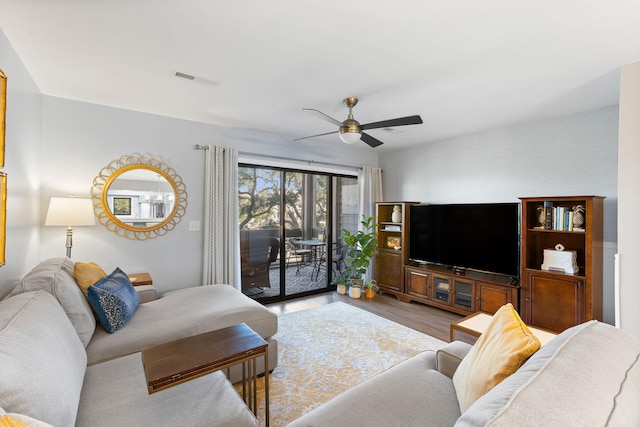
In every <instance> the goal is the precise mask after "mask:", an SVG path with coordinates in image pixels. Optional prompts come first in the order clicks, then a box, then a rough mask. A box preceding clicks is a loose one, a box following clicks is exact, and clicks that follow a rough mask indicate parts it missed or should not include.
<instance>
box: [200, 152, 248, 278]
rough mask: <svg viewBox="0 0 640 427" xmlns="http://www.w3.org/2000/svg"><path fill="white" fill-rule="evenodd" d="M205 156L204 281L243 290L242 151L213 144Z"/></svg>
mask: <svg viewBox="0 0 640 427" xmlns="http://www.w3.org/2000/svg"><path fill="white" fill-rule="evenodd" d="M205 156H206V160H205V190H204V260H203V273H202V284H203V285H208V284H228V285H231V286H233V287H235V288H237V289H240V286H241V285H240V231H239V230H238V151H237V150H236V149H235V148H228V147H217V146H213V145H210V146H209V147H208V150H206V155H205Z"/></svg>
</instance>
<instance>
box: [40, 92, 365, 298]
mask: <svg viewBox="0 0 640 427" xmlns="http://www.w3.org/2000/svg"><path fill="white" fill-rule="evenodd" d="M42 129H43V146H42V157H43V162H42V176H43V178H42V189H41V200H42V206H41V208H40V212H39V221H40V223H43V222H44V218H45V215H46V210H47V206H48V201H49V198H50V197H52V196H68V195H70V194H74V195H75V196H78V197H89V191H90V188H91V185H92V182H93V179H94V177H95V176H96V175H97V174H98V173H99V171H100V170H101V169H102V168H103V167H105V166H106V165H107V164H108V163H109V162H111V161H112V160H115V159H118V158H120V157H121V156H123V155H130V154H148V155H151V156H153V157H157V158H159V159H161V160H163V161H165V162H167V163H168V164H169V165H170V166H171V167H173V168H174V169H175V170H176V171H177V173H178V174H180V175H181V177H182V178H183V180H184V182H185V185H186V187H187V193H188V207H187V213H186V215H185V216H184V217H183V219H182V222H180V224H178V226H177V227H176V228H175V229H174V230H172V231H171V232H169V233H168V234H167V235H166V236H162V237H159V238H156V239H153V240H147V241H132V240H128V239H126V238H123V237H119V236H117V235H115V234H114V233H112V232H110V231H108V230H107V229H106V228H105V227H104V226H102V225H97V226H95V227H76V228H75V230H74V235H73V236H74V239H73V250H72V258H73V259H74V260H75V261H94V262H96V263H98V264H99V265H101V266H102V267H103V268H104V269H105V271H111V270H112V269H113V268H115V267H120V268H121V269H122V270H124V271H125V272H127V273H135V272H143V271H148V272H149V273H151V275H152V277H153V281H154V285H156V287H157V288H158V290H159V291H160V292H164V291H167V290H171V289H177V288H181V287H187V286H194V285H198V284H201V276H202V267H201V266H202V246H203V239H202V235H201V232H190V231H188V224H189V221H202V215H203V202H202V195H203V191H204V171H203V168H204V156H205V153H204V151H202V150H195V149H194V145H195V144H201V145H209V144H213V145H224V146H233V147H236V148H238V149H239V150H241V151H246V152H252V153H263V154H268V155H271V156H285V157H288V158H304V159H313V160H316V161H324V162H334V163H339V164H351V165H356V166H361V165H367V164H368V165H374V166H375V165H377V155H376V154H375V153H372V152H371V151H370V150H365V151H363V150H356V149H353V148H350V147H349V146H346V145H344V144H340V143H336V144H335V145H332V146H331V147H328V146H326V145H324V144H321V143H317V142H316V143H314V142H312V141H304V142H292V141H291V140H290V138H285V137H281V136H277V135H272V134H266V133H261V132H256V131H248V130H240V129H229V128H224V127H220V126H215V125H209V124H203V123H197V122H190V121H186V120H180V119H173V118H168V117H162V116H156V115H151V114H146V113H138V112H133V111H128V110H123V109H117V108H111V107H105V106H99V105H94V104H87V103H83V102H76V101H71V100H65V99H60V98H54V97H49V96H45V97H44V103H43V128H42ZM299 167H302V165H299ZM201 228H202V227H201ZM40 233H41V236H42V240H41V244H42V259H46V258H49V257H54V256H63V255H64V254H65V247H64V245H65V231H64V228H60V227H44V226H43V227H41V230H40Z"/></svg>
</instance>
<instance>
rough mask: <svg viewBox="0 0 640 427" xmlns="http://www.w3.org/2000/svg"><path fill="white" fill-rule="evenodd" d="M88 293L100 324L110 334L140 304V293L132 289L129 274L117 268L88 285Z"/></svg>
mask: <svg viewBox="0 0 640 427" xmlns="http://www.w3.org/2000/svg"><path fill="white" fill-rule="evenodd" d="M88 295H89V303H90V304H91V307H92V308H93V311H94V312H95V313H96V317H97V318H98V321H99V322H100V325H102V327H103V328H104V329H105V330H106V331H107V332H109V333H110V334H112V333H114V332H115V331H117V330H118V329H120V328H122V327H124V325H126V324H127V322H129V320H131V317H133V313H135V311H136V309H137V308H138V305H139V304H140V295H138V293H137V292H136V291H135V289H133V285H132V284H131V281H130V280H129V276H127V275H126V274H125V273H124V272H123V271H122V270H120V269H119V268H116V269H115V270H113V272H112V273H111V274H109V275H108V276H107V277H105V278H104V279H102V280H100V281H99V282H98V283H96V284H95V285H93V286H89V289H88Z"/></svg>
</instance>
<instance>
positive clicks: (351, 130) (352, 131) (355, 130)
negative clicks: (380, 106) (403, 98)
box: [294, 97, 422, 147]
mask: <svg viewBox="0 0 640 427" xmlns="http://www.w3.org/2000/svg"><path fill="white" fill-rule="evenodd" d="M342 102H344V104H345V105H346V106H347V107H349V117H347V119H346V120H345V121H344V122H340V121H338V120H336V119H334V118H333V117H329V116H327V115H326V114H325V113H323V112H322V111H318V110H315V109H313V108H303V109H302V110H303V111H310V112H312V113H315V114H317V115H318V116H319V117H320V118H321V119H324V120H326V121H328V122H329V123H333V124H334V125H337V126H338V130H336V131H333V132H326V133H320V134H317V135H311V136H305V137H303V138H297V139H294V141H300V140H301V139H308V138H314V137H316V136H323V135H330V134H332V133H339V134H340V139H341V140H342V142H345V143H347V144H353V143H354V142H356V141H360V140H362V141H363V142H364V143H365V144H367V145H369V146H370V147H377V146H378V145H382V141H380V140H378V139H376V138H374V137H372V136H371V135H369V134H366V133H364V132H363V131H365V130H369V129H380V128H389V127H395V126H406V125H419V124H422V119H421V118H420V116H407V117H400V118H397V119H391V120H383V121H381V122H374V123H367V124H365V125H361V124H360V123H358V121H356V120H355V119H354V118H353V107H355V106H356V104H357V103H358V98H355V97H350V98H345V99H344V100H342Z"/></svg>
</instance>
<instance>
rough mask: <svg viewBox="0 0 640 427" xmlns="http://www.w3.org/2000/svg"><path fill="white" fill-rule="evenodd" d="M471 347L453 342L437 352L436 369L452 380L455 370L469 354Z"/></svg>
mask: <svg viewBox="0 0 640 427" xmlns="http://www.w3.org/2000/svg"><path fill="white" fill-rule="evenodd" d="M471 347H472V346H471V344H467V343H465V342H462V341H453V342H451V343H449V344H447V345H445V346H444V347H442V348H441V349H439V350H437V351H436V369H437V370H438V371H439V372H440V373H442V374H444V375H446V376H448V377H449V378H453V374H454V373H455V372H456V369H458V365H459V364H460V362H462V359H463V358H464V357H465V356H466V355H467V353H469V350H471Z"/></svg>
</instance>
